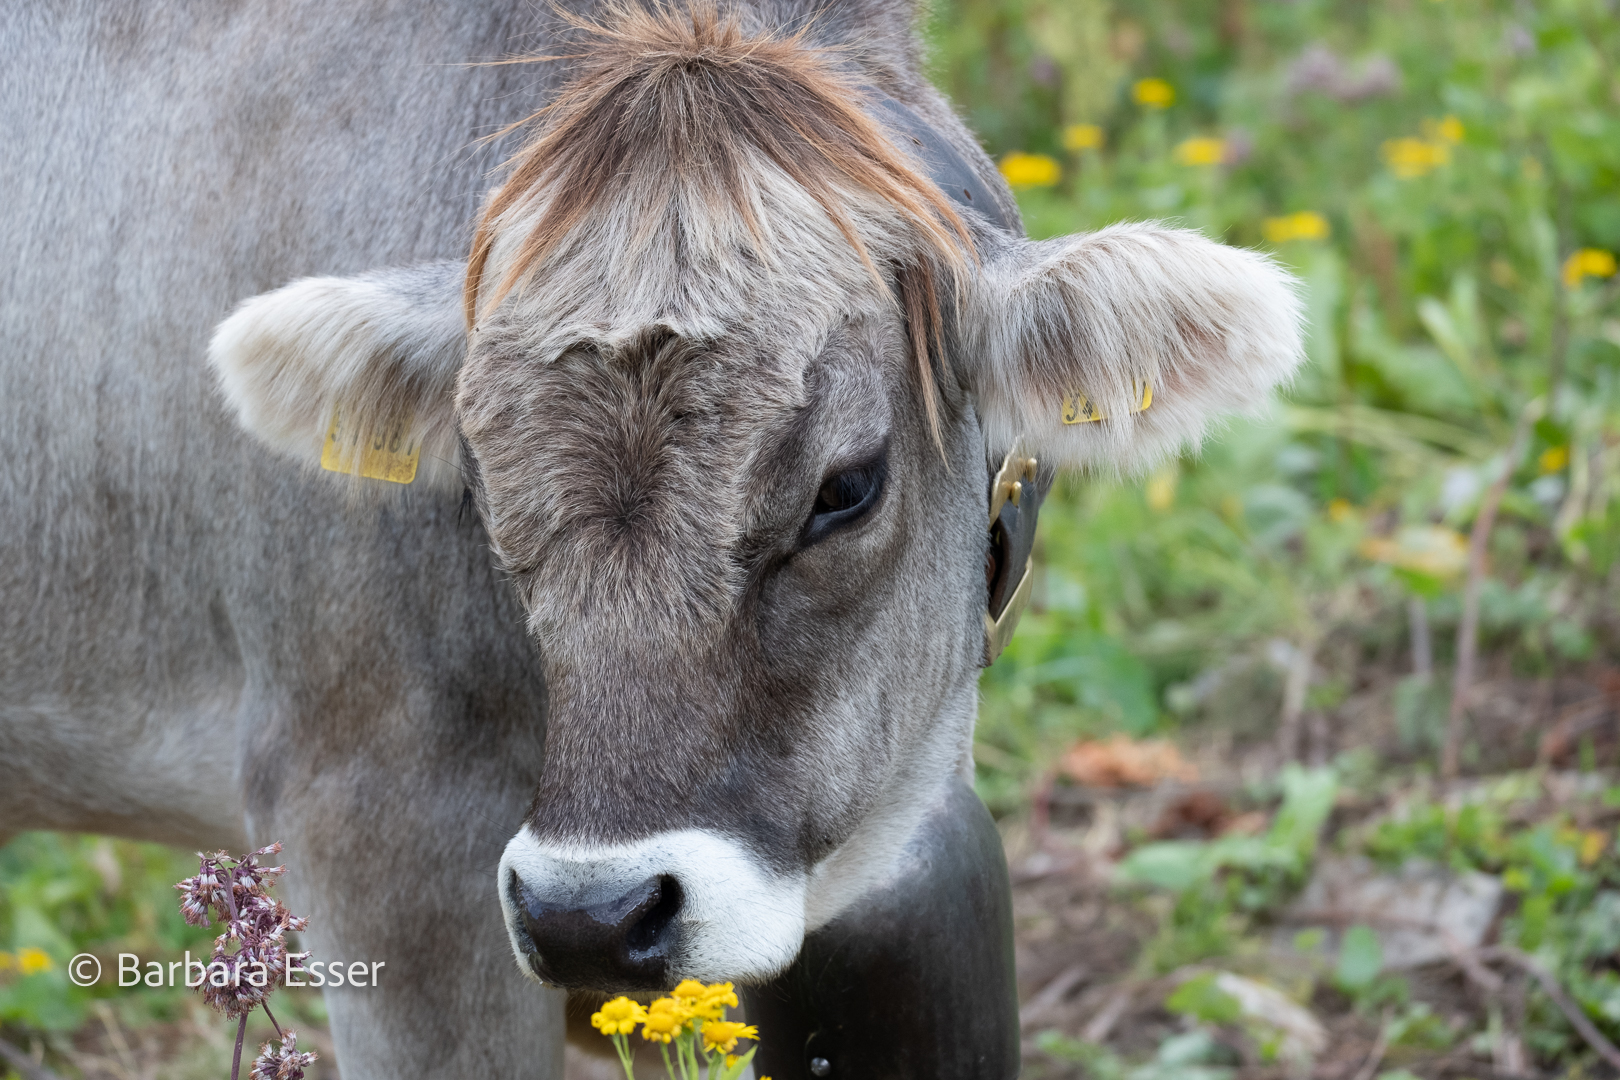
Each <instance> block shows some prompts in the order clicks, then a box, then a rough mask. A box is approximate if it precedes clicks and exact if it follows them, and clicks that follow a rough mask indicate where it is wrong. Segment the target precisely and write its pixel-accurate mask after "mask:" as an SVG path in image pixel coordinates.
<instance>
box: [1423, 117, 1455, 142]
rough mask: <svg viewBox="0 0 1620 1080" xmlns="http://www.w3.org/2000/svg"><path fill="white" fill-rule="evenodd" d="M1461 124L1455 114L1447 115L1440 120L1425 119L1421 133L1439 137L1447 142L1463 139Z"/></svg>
mask: <svg viewBox="0 0 1620 1080" xmlns="http://www.w3.org/2000/svg"><path fill="white" fill-rule="evenodd" d="M1463 132H1464V128H1463V124H1462V121H1461V120H1459V119H1457V118H1456V117H1455V116H1447V117H1445V118H1444V119H1441V120H1425V121H1424V122H1423V134H1425V135H1427V136H1428V137H1429V138H1431V139H1440V140H1442V141H1444V142H1448V143H1460V142H1462V141H1463Z"/></svg>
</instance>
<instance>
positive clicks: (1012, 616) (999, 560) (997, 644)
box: [983, 447, 1046, 667]
mask: <svg viewBox="0 0 1620 1080" xmlns="http://www.w3.org/2000/svg"><path fill="white" fill-rule="evenodd" d="M1036 476H1037V467H1036V461H1035V459H1034V458H1032V457H1025V456H1024V455H1023V454H1021V453H1019V452H1018V449H1017V448H1016V447H1014V448H1013V449H1012V450H1011V451H1009V452H1008V453H1007V456H1006V457H1005V458H1004V459H1003V460H1002V462H1001V468H1000V469H999V470H997V472H996V474H995V475H994V476H992V477H991V478H990V525H989V529H990V534H989V542H990V548H991V551H990V552H989V553H988V554H990V555H991V556H992V557H994V558H995V560H996V562H995V564H994V573H993V574H990V575H987V576H988V578H989V580H988V581H987V582H986V585H987V588H988V589H989V606H988V609H987V610H986V611H985V613H984V662H983V664H984V666H985V667H989V666H990V665H991V664H993V663H995V661H996V657H998V656H1000V655H1001V650H1002V649H1004V648H1006V647H1007V642H1009V641H1011V640H1012V636H1013V631H1014V630H1015V629H1016V628H1017V626H1018V617H1019V616H1020V615H1022V614H1023V613H1024V608H1025V607H1027V606H1028V605H1029V596H1030V592H1031V591H1032V590H1033V589H1034V586H1035V571H1034V563H1035V555H1034V547H1035V518H1036V514H1037V513H1038V512H1039V510H1040V504H1041V499H1042V498H1043V497H1044V495H1045V494H1046V492H1045V491H1044V485H1040V484H1037V482H1036ZM1015 574H1016V577H1015V576H1013V575H1015Z"/></svg>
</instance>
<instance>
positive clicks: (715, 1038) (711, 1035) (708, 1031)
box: [703, 1020, 759, 1054]
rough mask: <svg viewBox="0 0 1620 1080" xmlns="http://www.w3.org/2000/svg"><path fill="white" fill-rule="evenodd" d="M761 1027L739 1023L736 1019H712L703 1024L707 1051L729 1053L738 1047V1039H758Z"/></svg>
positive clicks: (704, 1045)
mask: <svg viewBox="0 0 1620 1080" xmlns="http://www.w3.org/2000/svg"><path fill="white" fill-rule="evenodd" d="M757 1038H759V1029H758V1028H756V1027H754V1026H753V1025H752V1024H739V1023H737V1022H736V1021H735V1020H710V1021H709V1022H708V1023H707V1024H704V1025H703V1050H704V1052H705V1053H716V1052H718V1053H722V1054H729V1053H731V1051H732V1050H734V1049H736V1046H737V1040H738V1039H757Z"/></svg>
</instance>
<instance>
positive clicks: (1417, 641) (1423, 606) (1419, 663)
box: [1406, 596, 1434, 682]
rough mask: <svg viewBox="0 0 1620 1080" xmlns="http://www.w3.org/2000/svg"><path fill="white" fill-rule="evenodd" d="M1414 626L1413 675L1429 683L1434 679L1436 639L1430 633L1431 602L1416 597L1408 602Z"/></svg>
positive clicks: (1410, 618) (1408, 613) (1407, 605)
mask: <svg viewBox="0 0 1620 1080" xmlns="http://www.w3.org/2000/svg"><path fill="white" fill-rule="evenodd" d="M1406 615H1407V619H1408V620H1409V621H1410V622H1411V624H1412V674H1413V675H1416V676H1417V677H1418V678H1420V679H1422V680H1423V681H1424V682H1428V681H1429V680H1430V679H1432V678H1434V637H1433V635H1431V634H1430V633H1429V602H1428V601H1427V600H1425V599H1423V597H1421V596H1414V597H1412V598H1411V599H1410V600H1408V601H1407V602H1406Z"/></svg>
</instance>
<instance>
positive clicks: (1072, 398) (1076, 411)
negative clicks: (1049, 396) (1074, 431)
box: [1063, 382, 1153, 424]
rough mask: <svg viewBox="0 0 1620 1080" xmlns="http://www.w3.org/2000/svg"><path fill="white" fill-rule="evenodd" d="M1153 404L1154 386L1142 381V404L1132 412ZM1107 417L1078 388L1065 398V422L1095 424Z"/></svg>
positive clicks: (1142, 409)
mask: <svg viewBox="0 0 1620 1080" xmlns="http://www.w3.org/2000/svg"><path fill="white" fill-rule="evenodd" d="M1152 404H1153V387H1152V386H1151V385H1150V384H1148V383H1146V382H1144V383H1142V399H1141V404H1139V405H1137V406H1136V408H1134V409H1132V410H1131V412H1133V413H1139V412H1147V410H1148V407H1149V406H1150V405H1152ZM1106 419H1108V417H1106V416H1104V415H1103V414H1102V413H1101V412H1100V411H1099V410H1098V409H1097V407H1096V406H1095V405H1093V404H1092V403H1091V402H1090V401H1089V400H1087V398H1086V395H1084V394H1082V393H1080V392H1079V391H1078V390H1077V391H1075V392H1074V393H1072V394H1070V395H1069V396H1068V397H1066V398H1064V399H1063V422H1064V423H1065V424H1095V423H1096V422H1097V421H1099V420H1106Z"/></svg>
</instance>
